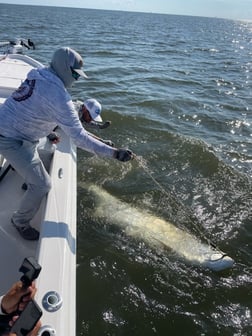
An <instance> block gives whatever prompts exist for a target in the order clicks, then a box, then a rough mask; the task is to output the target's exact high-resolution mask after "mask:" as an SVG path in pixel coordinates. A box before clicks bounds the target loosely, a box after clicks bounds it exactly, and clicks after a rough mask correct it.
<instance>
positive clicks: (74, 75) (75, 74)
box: [71, 67, 80, 80]
mask: <svg viewBox="0 0 252 336" xmlns="http://www.w3.org/2000/svg"><path fill="white" fill-rule="evenodd" d="M71 71H72V77H73V78H74V79H75V80H77V79H79V78H80V75H79V74H78V72H76V71H74V69H73V68H72V67H71Z"/></svg>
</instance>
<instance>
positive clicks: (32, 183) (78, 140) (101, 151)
mask: <svg viewBox="0 0 252 336" xmlns="http://www.w3.org/2000/svg"><path fill="white" fill-rule="evenodd" d="M82 67H83V59H82V57H81V56H80V55H79V54H78V53H77V52H76V51H74V50H73V49H71V48H68V47H66V48H65V47H64V48H59V49H58V50H56V51H55V53H54V55H53V57H52V61H51V63H50V66H49V67H42V68H38V69H32V70H31V71H30V72H29V73H28V75H27V78H26V80H25V81H24V82H23V83H22V84H21V86H20V87H19V88H18V89H17V90H16V91H15V92H13V93H12V94H11V96H10V97H9V98H7V99H6V101H5V102H4V104H3V105H1V106H0V154H2V155H3V156H4V157H5V158H6V159H7V160H8V161H9V163H10V164H11V165H12V167H13V168H14V169H15V170H16V171H17V172H18V173H19V174H20V175H21V176H22V177H23V178H24V180H25V183H26V185H27V190H26V191H25V193H24V195H23V198H22V200H21V203H20V206H19V209H17V210H16V211H15V212H14V214H13V216H12V224H13V225H14V227H15V228H16V229H17V230H18V232H19V233H20V235H21V236H22V237H23V238H24V239H27V240H37V239H38V238H39V232H38V231H36V230H35V229H34V228H33V227H31V226H30V221H31V219H32V218H33V217H34V215H35V214H36V212H37V210H38V208H39V206H40V204H41V201H42V199H43V197H44V196H45V195H46V194H47V193H48V191H49V190H50V188H51V180H50V176H49V174H48V173H47V171H46V169H45V167H44V165H43V163H42V161H41V160H40V158H39V155H38V151H37V145H38V142H39V139H40V138H42V137H45V136H47V135H48V134H49V133H51V131H52V130H53V129H55V127H56V126H59V127H61V128H62V129H63V130H64V132H65V133H66V134H67V135H68V136H69V137H71V138H72V140H73V141H74V143H75V144H76V146H78V147H79V148H82V149H84V150H87V151H89V152H92V153H95V154H97V155H100V156H104V157H111V158H115V159H117V160H119V161H129V160H131V159H133V157H134V155H133V153H132V152H131V151H130V150H128V149H117V148H113V147H111V146H108V145H107V144H105V143H103V142H102V141H100V140H99V139H96V138H94V137H93V136H91V135H90V134H89V133H88V132H87V131H86V130H85V129H84V128H83V126H82V124H81V121H80V119H79V116H78V111H77V110H76V108H75V106H74V104H73V101H72V99H71V96H70V94H69V93H68V91H67V90H66V89H67V88H69V87H71V86H72V84H73V83H74V82H75V81H76V80H78V79H79V77H80V76H82V77H84V78H87V75H86V74H85V73H84V72H83V70H82ZM94 113H96V112H94Z"/></svg>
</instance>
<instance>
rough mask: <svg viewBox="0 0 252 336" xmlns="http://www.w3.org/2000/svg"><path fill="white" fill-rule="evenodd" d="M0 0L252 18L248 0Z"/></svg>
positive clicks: (250, 3)
mask: <svg viewBox="0 0 252 336" xmlns="http://www.w3.org/2000/svg"><path fill="white" fill-rule="evenodd" d="M0 3H15V4H31V5H45V6H47V5H48V6H67V7H79V8H95V9H114V10H127V11H138V12H154V13H164V14H181V15H196V16H211V17H212V16H214V17H215V16H216V17H222V18H230V19H248V20H252V0H0ZM0 15H1V13H0Z"/></svg>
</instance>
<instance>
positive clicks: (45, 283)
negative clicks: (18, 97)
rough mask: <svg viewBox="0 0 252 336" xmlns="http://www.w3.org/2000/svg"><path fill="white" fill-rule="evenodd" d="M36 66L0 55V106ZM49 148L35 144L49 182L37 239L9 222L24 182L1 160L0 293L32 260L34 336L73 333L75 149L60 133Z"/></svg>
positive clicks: (44, 142) (38, 219) (43, 142)
mask: <svg viewBox="0 0 252 336" xmlns="http://www.w3.org/2000/svg"><path fill="white" fill-rule="evenodd" d="M40 66H42V64H41V63H39V62H37V61H36V60H34V59H32V58H30V57H29V56H27V55H23V54H0V104H2V103H3V102H4V101H5V99H6V98H7V97H8V96H9V95H10V94H11V93H12V92H13V91H14V90H15V89H16V88H18V87H19V85H20V83H21V82H22V81H23V80H24V79H25V78H26V74H27V73H28V72H29V71H30V70H31V69H32V68H35V67H40ZM57 133H60V134H59V135H60V138H61V141H60V142H59V143H58V144H57V145H53V144H52V143H50V141H49V140H48V139H47V138H45V139H41V141H40V155H41V158H42V159H43V161H44V163H45V166H46V167H47V169H48V171H49V172H50V175H51V178H52V189H51V190H50V192H49V194H48V196H47V197H46V198H45V199H44V200H43V202H42V205H41V207H40V209H39V211H38V212H37V214H36V216H35V218H34V219H33V222H32V223H31V225H32V226H34V227H35V228H36V229H37V230H39V232H40V239H39V241H27V240H24V239H23V238H22V237H21V236H20V235H19V233H18V232H17V230H16V229H15V228H14V227H13V225H12V224H11V216H12V213H13V211H14V210H15V209H17V207H18V203H19V201H20V198H21V197H22V194H23V193H24V192H25V191H24V190H23V189H22V185H23V183H24V181H23V180H22V178H21V177H20V176H19V175H18V174H17V173H16V172H15V170H13V169H9V168H10V166H9V164H8V162H6V160H5V159H4V158H3V157H0V167H1V169H0V194H1V202H0V246H1V258H0V269H1V273H2V276H1V281H0V283H1V286H0V289H1V290H0V295H2V294H4V293H5V292H6V291H7V290H8V289H9V288H10V286H11V285H12V284H13V283H15V282H16V281H18V280H19V279H20V278H21V276H22V274H21V273H20V271H19V268H20V266H21V264H22V262H23V260H24V258H26V257H34V258H35V259H36V260H37V261H38V263H39V264H40V265H41V267H42V270H41V272H40V274H39V277H38V278H37V280H36V285H37V288H38V292H37V294H36V297H35V300H36V302H37V303H38V305H39V306H40V307H41V309H42V311H43V315H42V318H41V321H42V328H41V329H40V332H39V335H43V336H50V335H53V336H55V335H60V336H70V335H71V336H72V335H75V334H76V147H75V145H74V144H73V143H72V141H71V140H70V139H69V137H68V136H66V135H65V134H64V132H63V131H62V130H60V129H59V130H57Z"/></svg>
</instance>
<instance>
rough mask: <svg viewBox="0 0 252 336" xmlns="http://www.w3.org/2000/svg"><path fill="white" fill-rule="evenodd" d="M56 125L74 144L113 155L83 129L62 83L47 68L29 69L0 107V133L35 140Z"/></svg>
mask: <svg viewBox="0 0 252 336" xmlns="http://www.w3.org/2000/svg"><path fill="white" fill-rule="evenodd" d="M57 125H58V126H60V127H61V128H62V129H63V130H64V131H65V133H66V134H67V135H68V136H69V137H71V138H72V140H73V141H74V143H75V144H76V146H78V147H80V148H82V149H84V150H86V151H88V152H91V153H95V154H98V155H101V156H108V157H113V154H114V149H113V148H112V147H110V146H107V145H105V144H104V143H102V142H100V141H98V140H97V139H94V138H93V137H92V136H90V135H89V134H88V133H87V132H86V130H85V129H84V128H83V126H82V124H81V122H80V120H79V117H78V112H77V111H76V110H75V108H74V104H73V102H72V99H71V96H70V95H69V93H68V92H67V90H66V89H65V87H64V84H63V82H62V81H61V80H60V78H59V77H57V76H56V75H55V74H54V73H53V72H51V71H50V70H49V69H48V68H40V69H33V70H31V71H30V72H29V73H28V76H27V79H26V80H25V81H24V82H23V83H22V84H21V86H20V87H19V88H18V89H17V90H16V91H15V92H14V93H13V94H12V95H11V96H10V97H9V98H8V99H7V100H6V101H5V103H4V104H3V105H1V106H0V134H1V135H3V136H5V137H11V138H14V139H18V140H28V141H31V142H33V141H37V140H39V139H40V138H42V137H44V136H47V135H48V134H49V133H50V132H51V131H52V130H53V129H54V128H55V127H56V126H57Z"/></svg>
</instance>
